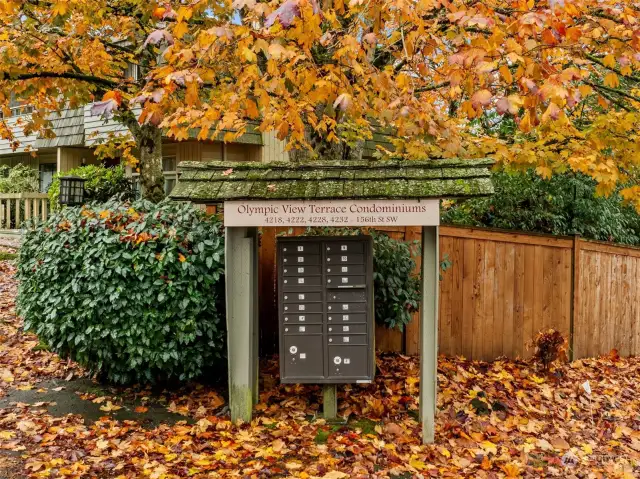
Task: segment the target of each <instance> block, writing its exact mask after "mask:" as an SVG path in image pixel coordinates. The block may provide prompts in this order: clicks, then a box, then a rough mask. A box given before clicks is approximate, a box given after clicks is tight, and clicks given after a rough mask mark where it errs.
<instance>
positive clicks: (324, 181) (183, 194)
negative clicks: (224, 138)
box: [170, 158, 493, 203]
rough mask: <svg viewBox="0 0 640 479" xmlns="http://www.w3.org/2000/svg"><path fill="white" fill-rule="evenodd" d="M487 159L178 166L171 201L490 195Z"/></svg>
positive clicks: (198, 164)
mask: <svg viewBox="0 0 640 479" xmlns="http://www.w3.org/2000/svg"><path fill="white" fill-rule="evenodd" d="M492 164H493V161H492V160H490V159H487V158H481V159H472V160H460V159H443V160H424V161H417V160H416V161H399V160H388V161H359V162H348V163H346V162H329V161H317V162H313V163H304V164H297V163H291V162H275V163H252V162H227V161H215V162H210V163H201V162H182V163H180V165H179V170H180V171H181V176H180V180H179V181H178V183H177V185H176V187H175V188H174V190H173V191H172V192H171V195H170V196H171V198H173V199H176V200H190V201H194V202H204V203H206V202H220V201H225V200H270V199H272V200H278V199H291V200H332V199H418V198H465V197H476V196H486V195H490V194H492V193H493V185H492V183H491V178H490V172H489V167H490V166H491V165H492Z"/></svg>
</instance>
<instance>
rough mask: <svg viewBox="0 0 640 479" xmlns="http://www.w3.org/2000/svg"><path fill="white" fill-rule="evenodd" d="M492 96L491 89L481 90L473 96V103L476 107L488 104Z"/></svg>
mask: <svg viewBox="0 0 640 479" xmlns="http://www.w3.org/2000/svg"><path fill="white" fill-rule="evenodd" d="M492 96H493V95H492V94H491V92H490V91H489V90H479V91H477V92H476V93H474V94H473V96H472V97H471V104H472V105H473V107H474V108H478V107H485V106H488V105H489V103H491V97H492Z"/></svg>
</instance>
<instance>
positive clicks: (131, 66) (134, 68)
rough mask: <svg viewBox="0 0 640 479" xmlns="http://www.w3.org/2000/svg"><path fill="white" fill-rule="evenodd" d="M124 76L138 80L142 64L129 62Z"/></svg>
mask: <svg viewBox="0 0 640 479" xmlns="http://www.w3.org/2000/svg"><path fill="white" fill-rule="evenodd" d="M124 76H125V78H130V79H131V80H133V81H138V80H139V79H140V65H137V64H135V63H127V71H126V72H125V73H124Z"/></svg>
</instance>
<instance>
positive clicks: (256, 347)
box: [249, 228, 260, 406]
mask: <svg viewBox="0 0 640 479" xmlns="http://www.w3.org/2000/svg"><path fill="white" fill-rule="evenodd" d="M249 236H250V238H251V273H252V274H251V305H252V306H253V319H252V323H253V334H252V336H253V347H252V358H251V359H252V368H253V398H252V399H253V405H254V406H255V405H256V404H258V401H259V400H260V326H259V321H258V318H259V316H260V315H259V312H260V300H259V298H260V288H259V279H260V277H259V271H260V261H259V253H260V235H259V233H258V228H249Z"/></svg>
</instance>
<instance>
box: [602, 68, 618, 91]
mask: <svg viewBox="0 0 640 479" xmlns="http://www.w3.org/2000/svg"><path fill="white" fill-rule="evenodd" d="M604 84H605V86H608V87H610V88H618V87H619V86H620V78H618V75H616V74H615V73H613V72H612V73H609V74H607V76H605V77H604Z"/></svg>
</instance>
